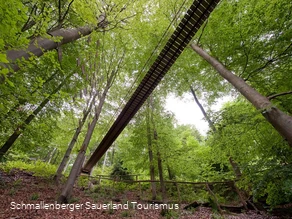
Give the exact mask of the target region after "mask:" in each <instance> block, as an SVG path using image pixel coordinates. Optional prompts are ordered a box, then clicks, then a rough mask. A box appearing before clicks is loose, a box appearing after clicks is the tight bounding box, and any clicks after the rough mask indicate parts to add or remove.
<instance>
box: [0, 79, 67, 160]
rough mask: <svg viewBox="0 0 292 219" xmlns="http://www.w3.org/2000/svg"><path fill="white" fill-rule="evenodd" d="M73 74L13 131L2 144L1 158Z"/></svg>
mask: <svg viewBox="0 0 292 219" xmlns="http://www.w3.org/2000/svg"><path fill="white" fill-rule="evenodd" d="M71 76H72V74H69V75H68V76H67V77H66V78H65V79H64V80H63V82H62V83H61V84H60V85H59V86H58V87H57V88H55V90H54V91H53V92H52V93H51V94H50V95H49V96H48V97H47V98H45V99H44V100H43V102H41V104H40V105H39V106H38V107H37V108H36V109H35V110H34V111H33V112H32V114H30V115H29V116H28V117H27V118H26V120H25V121H24V122H23V123H22V124H20V125H19V126H18V128H17V129H16V130H15V131H14V132H13V134H12V135H11V136H10V137H9V138H8V140H7V141H6V142H5V143H4V145H2V147H1V149H0V159H2V157H3V155H4V154H5V153H6V152H7V151H8V150H9V148H10V147H11V146H12V145H13V144H14V142H15V141H16V140H17V138H18V137H19V136H20V135H21V133H22V132H23V131H24V130H25V128H26V126H27V125H29V124H30V123H31V121H32V120H33V119H34V118H35V117H36V116H37V114H38V113H39V112H40V111H41V110H42V109H43V108H44V107H45V106H46V105H47V103H48V102H49V101H50V99H51V98H52V96H53V95H54V94H56V93H57V92H58V91H59V90H60V89H61V88H62V87H63V85H64V84H65V83H66V82H67V80H68V79H69V78H70V77H71Z"/></svg>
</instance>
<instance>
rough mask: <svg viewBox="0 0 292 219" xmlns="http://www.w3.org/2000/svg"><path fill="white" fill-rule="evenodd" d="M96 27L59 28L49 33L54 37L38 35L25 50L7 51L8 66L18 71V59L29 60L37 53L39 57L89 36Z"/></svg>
mask: <svg viewBox="0 0 292 219" xmlns="http://www.w3.org/2000/svg"><path fill="white" fill-rule="evenodd" d="M93 30H94V28H92V27H89V26H84V27H78V28H74V29H71V28H68V29H63V28H62V29H58V30H55V31H52V32H50V33H49V34H48V35H50V36H52V37H54V38H51V39H50V38H49V37H48V38H45V37H36V38H34V39H32V40H31V42H30V43H29V45H28V48H27V49H24V50H9V51H7V59H8V61H9V62H10V63H12V64H10V65H8V66H7V65H6V67H11V68H12V69H13V70H14V71H18V70H19V69H20V66H19V65H17V64H16V61H17V60H22V59H25V60H28V59H29V57H31V56H32V55H35V56H37V57H40V56H42V55H43V54H44V53H45V52H46V51H49V50H53V49H56V48H58V47H59V46H61V45H63V44H66V43H70V42H73V41H75V40H77V39H79V38H81V37H83V36H87V35H89V34H90V33H92V31H93ZM57 37H58V38H61V41H60V42H56V38H57Z"/></svg>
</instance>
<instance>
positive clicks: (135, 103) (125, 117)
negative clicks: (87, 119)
mask: <svg viewBox="0 0 292 219" xmlns="http://www.w3.org/2000/svg"><path fill="white" fill-rule="evenodd" d="M219 1H220V0H195V1H194V2H193V4H192V5H191V7H190V8H189V10H188V11H187V13H186V14H185V16H184V18H183V19H182V21H181V22H180V24H179V25H178V27H177V28H176V30H175V31H174V33H173V34H172V35H171V37H170V39H169V40H168V42H167V43H166V45H165V46H164V48H163V50H162V51H161V52H160V54H159V56H158V57H157V59H156V60H155V61H154V63H153V64H152V66H151V67H150V69H149V71H148V72H147V73H146V75H145V77H144V78H143V80H142V81H141V83H140V84H139V86H138V88H137V89H136V90H135V92H134V93H133V95H132V96H131V98H130V100H129V101H128V102H127V104H126V105H125V107H124V109H123V110H122V112H121V113H120V115H119V116H118V118H117V119H116V120H115V122H114V123H113V125H112V127H111V128H110V129H109V131H108V132H107V134H106V135H105V136H104V138H103V139H102V141H101V142H100V144H99V146H98V147H97V149H96V150H95V151H94V153H93V154H92V155H91V157H90V158H89V160H88V161H87V162H86V164H85V165H84V167H83V168H82V172H83V173H87V174H89V173H90V171H91V169H92V167H93V166H94V165H95V164H96V163H97V162H98V160H99V159H100V158H101V157H102V156H103V155H104V153H105V152H106V151H107V150H108V148H109V147H110V146H111V144H112V143H113V142H114V141H115V140H116V138H117V137H118V136H119V134H120V133H121V132H122V131H123V129H124V128H125V127H126V126H127V124H128V123H129V122H130V120H131V119H132V118H133V116H134V115H135V114H136V113H137V111H138V110H139V109H140V107H141V106H142V105H143V103H144V102H145V101H146V99H147V98H148V97H149V95H150V94H151V93H152V91H153V90H154V89H155V88H156V86H157V85H158V83H159V82H160V81H161V79H162V78H163V77H164V75H165V74H166V73H167V71H168V70H169V69H170V67H171V66H172V65H173V64H174V62H175V61H176V59H177V58H178V57H179V55H180V54H181V53H182V51H183V50H184V49H185V47H186V46H187V45H188V44H189V42H190V41H191V39H192V38H193V36H194V35H195V33H196V32H197V31H198V29H199V28H200V27H201V25H202V24H203V23H204V21H205V20H206V19H207V18H208V17H209V15H210V13H211V12H212V11H213V9H214V8H215V7H216V5H217V4H218V2H219Z"/></svg>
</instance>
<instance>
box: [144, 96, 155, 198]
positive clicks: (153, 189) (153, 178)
mask: <svg viewBox="0 0 292 219" xmlns="http://www.w3.org/2000/svg"><path fill="white" fill-rule="evenodd" d="M147 103H148V105H147V112H146V126H147V127H146V129H147V144H148V155H149V164H150V165H149V170H150V180H151V192H152V200H156V183H155V182H154V180H155V168H154V159H153V151H152V139H151V129H150V115H149V113H150V112H149V100H148V101H147Z"/></svg>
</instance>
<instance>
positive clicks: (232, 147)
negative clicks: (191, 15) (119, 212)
mask: <svg viewBox="0 0 292 219" xmlns="http://www.w3.org/2000/svg"><path fill="white" fill-rule="evenodd" d="M191 3H192V1H189V0H187V1H182V0H179V1H175V0H171V1H169V0H160V1H151V2H150V1H135V0H129V1H121V0H111V1H84V0H79V1H74V0H72V1H65V0H64V1H52V2H49V1H43V0H42V1H36V0H34V1H29V2H27V1H23V0H14V1H13V2H12V1H4V0H1V4H0V20H1V22H0V30H1V31H0V74H1V75H0V123H1V124H0V142H1V146H0V147H3V145H5V144H6V143H7V141H8V140H9V139H10V138H11V136H17V137H16V139H14V142H13V143H12V145H11V147H10V148H9V150H8V151H7V152H5V153H3V154H0V156H1V159H2V161H3V162H4V163H3V164H1V166H2V168H4V169H6V170H10V169H11V168H12V166H15V167H21V166H23V167H24V168H25V169H26V170H28V171H33V172H36V173H37V174H40V173H41V171H40V169H46V172H47V173H48V174H54V171H55V170H56V169H57V166H58V165H59V164H60V162H61V160H62V158H63V156H64V154H65V151H66V149H67V146H68V144H69V142H70V140H71V139H72V136H73V135H74V132H75V130H76V129H77V127H78V125H79V124H80V120H81V118H82V115H83V113H84V111H85V110H86V109H87V108H86V106H88V105H89V104H88V103H89V102H90V101H92V100H93V96H94V94H96V96H97V98H96V100H94V107H93V108H92V109H91V110H90V113H89V115H88V117H87V119H86V122H85V125H84V127H83V128H82V130H81V132H80V134H79V136H78V139H77V141H76V145H75V147H74V148H73V150H72V153H71V155H70V158H69V163H68V165H67V166H66V169H65V172H66V174H67V173H69V170H70V167H71V166H72V164H73V162H74V159H75V158H76V156H77V153H78V152H79V151H80V148H81V147H82V142H83V139H84V138H85V136H86V133H87V130H86V129H87V127H88V126H89V125H88V124H92V123H91V121H92V119H93V118H94V116H95V115H96V110H97V109H96V106H98V103H100V102H99V101H101V100H102V94H103V92H104V90H105V89H107V86H108V85H109V84H108V83H109V78H110V75H111V74H112V73H115V74H114V76H113V77H114V78H113V80H111V81H110V86H108V92H107V93H106V97H105V100H104V103H102V105H101V109H100V110H101V112H100V116H99V118H98V121H97V124H96V126H95V129H94V132H93V133H92V136H91V139H90V142H89V146H88V150H87V152H86V156H87V157H88V156H90V154H91V153H92V152H93V151H94V150H95V148H96V147H97V146H98V144H99V142H100V141H101V139H102V137H103V136H104V135H105V134H106V132H107V130H108V129H109V127H110V125H111V124H112V123H113V121H114V119H115V118H116V117H117V115H118V113H119V112H120V111H121V109H122V107H123V106H124V105H125V103H126V102H127V100H128V99H129V98H130V95H131V94H132V93H133V91H134V89H135V88H136V87H137V86H138V83H139V81H141V80H142V78H143V75H145V73H146V71H147V70H148V68H149V67H150V65H151V64H152V62H153V61H154V60H155V58H156V57H157V55H158V53H159V51H160V50H161V49H162V48H163V46H164V44H165V42H166V41H167V39H168V37H169V36H170V34H171V33H172V31H173V30H174V28H175V26H176V25H177V24H178V22H179V21H180V19H181V18H182V16H183V15H184V12H185V11H186V10H187V8H188V7H189V5H190V4H191ZM291 12H292V4H291V2H290V1H287V0H272V1H265V0H252V1H251V0H239V1H237V0H222V1H221V2H220V4H219V5H218V7H217V8H216V9H215V10H214V12H213V13H212V15H211V16H210V18H209V19H208V21H207V22H205V24H204V25H203V26H202V28H201V29H200V30H199V32H198V33H197V34H196V36H195V37H194V39H193V42H195V43H196V44H198V45H200V46H201V47H202V48H203V49H204V50H205V51H207V52H208V53H209V54H210V55H212V56H213V57H215V58H216V59H218V60H219V61H220V62H221V63H222V64H223V65H224V66H226V68H228V69H229V70H230V71H232V72H233V73H234V74H235V75H237V76H239V77H241V78H242V79H243V80H244V81H245V82H246V83H248V84H249V85H250V86H251V87H252V88H254V89H255V90H257V91H258V92H259V93H261V94H262V95H263V96H266V97H267V98H269V100H270V101H272V104H273V105H274V106H276V107H278V108H279V109H281V110H282V111H283V112H284V113H286V114H287V115H289V116H291V114H292V111H291V109H292V95H291V94H292V91H291V87H292V84H291V83H292V73H291V71H292V60H291V59H292V41H291V39H292V19H291V17H292V16H291ZM102 16H103V17H102ZM101 18H102V22H100V21H101V20H100V19H101ZM84 26H88V27H90V28H92V29H93V31H92V33H91V34H89V35H88V36H84V37H81V38H80V39H78V40H74V41H72V42H69V43H67V44H65V45H62V46H58V47H57V48H56V49H53V50H51V51H45V53H44V55H42V56H40V57H34V56H33V55H31V56H30V57H29V58H28V59H27V60H25V59H24V58H21V59H19V60H16V61H15V62H12V61H11V60H9V58H8V52H9V51H26V50H27V49H28V45H29V44H30V42H33V40H36V39H37V38H38V37H42V38H45V39H50V40H52V41H54V42H57V43H58V42H60V40H61V39H60V38H59V37H53V36H51V35H50V33H51V32H52V31H54V30H61V29H74V28H79V27H84ZM13 65H17V66H19V67H20V70H18V71H13ZM191 86H192V87H193V88H194V89H195V91H196V94H197V97H198V99H199V100H201V101H202V103H203V106H204V108H205V109H206V111H207V114H208V116H209V118H210V120H211V121H212V122H213V124H214V127H215V128H216V131H214V130H212V129H210V130H209V131H208V132H207V133H205V134H202V133H200V131H199V129H200V127H196V126H195V125H189V124H180V123H179V122H178V121H177V120H176V118H175V115H174V114H173V113H172V112H169V111H167V110H166V108H165V101H166V99H167V97H168V95H169V94H170V93H173V94H175V95H176V96H178V97H183V96H184V95H185V94H186V93H190V87H191ZM225 96H231V97H232V98H231V100H230V101H229V102H228V103H226V104H225V105H224V106H223V107H222V108H221V109H220V110H217V111H211V107H212V105H214V104H215V103H216V102H217V101H220V100H221V99H222V98H223V97H225ZM39 107H41V108H39ZM38 109H40V110H38ZM190 116H194V117H195V116H199V115H195V114H194V115H190ZM29 118H32V119H31V121H29V122H28V119H29ZM150 146H151V147H150ZM150 149H151V153H152V155H153V159H152V160H151V159H149V151H150ZM230 158H232V160H233V161H234V162H235V163H236V165H237V168H238V169H239V170H240V173H241V176H240V178H238V177H237V175H236V173H235V171H234V166H233V165H232V162H230ZM159 159H161V161H162V167H163V169H162V174H163V176H164V178H165V179H168V180H177V181H192V182H204V181H225V180H226V181H227V180H235V179H236V180H238V181H237V185H238V187H239V188H240V189H242V190H244V191H245V192H246V194H247V195H248V196H250V197H253V199H254V200H264V201H265V202H266V203H267V204H269V205H272V206H276V205H279V204H285V203H289V202H292V168H291V166H292V153H291V146H289V145H288V143H287V142H286V141H285V139H283V138H282V136H280V135H279V134H278V133H277V132H276V131H275V129H274V127H273V126H272V125H271V124H269V123H268V122H267V121H266V120H265V119H264V117H263V116H262V115H261V112H260V111H259V110H256V109H255V108H254V107H253V106H252V105H251V104H250V103H249V102H248V101H246V100H245V99H244V98H243V97H242V96H241V95H240V94H239V92H238V91H237V90H236V89H235V88H234V87H232V86H231V85H230V84H229V83H228V82H227V81H226V80H224V79H223V78H222V77H220V75H219V74H218V73H217V72H216V70H214V69H213V68H212V67H211V66H210V65H209V64H208V63H207V62H206V61H204V60H203V59H201V58H200V57H199V56H198V55H197V54H196V53H195V52H194V51H192V49H191V48H190V47H188V48H186V49H185V51H184V52H183V54H182V55H181V56H180V57H179V59H178V60H177V62H176V63H175V64H174V66H173V67H172V68H171V69H170V71H169V72H168V74H167V75H166V76H165V78H164V79H163V81H162V83H161V84H160V85H159V86H158V88H157V89H156V90H155V91H154V93H153V94H152V95H151V98H150V100H148V101H146V103H145V104H144V105H143V106H142V108H141V109H140V111H139V112H138V113H137V115H136V116H135V117H134V118H133V119H132V120H131V122H130V124H129V125H128V126H127V127H126V129H125V130H124V131H123V132H122V134H121V135H120V136H119V138H118V139H117V141H116V142H115V143H114V144H113V146H112V147H111V148H110V149H109V151H108V152H107V153H106V155H105V156H104V157H103V158H102V159H101V160H100V161H99V162H98V164H97V166H96V167H95V169H94V171H93V175H94V174H107V173H110V172H112V171H113V170H116V171H117V167H119V168H121V169H122V170H123V171H125V172H127V173H131V174H140V175H141V176H142V177H143V178H145V179H149V178H150V174H151V173H150V169H151V168H150V167H151V165H152V166H153V167H154V176H155V178H156V179H158V178H159V169H158V162H159ZM35 160H39V161H37V166H38V168H37V169H36V168H34V167H32V166H33V165H34V164H33V163H34V162H35ZM23 162H25V163H29V162H31V164H25V165H24V163H23ZM44 163H46V164H44ZM30 165H32V166H30ZM48 167H49V168H48Z"/></svg>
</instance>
